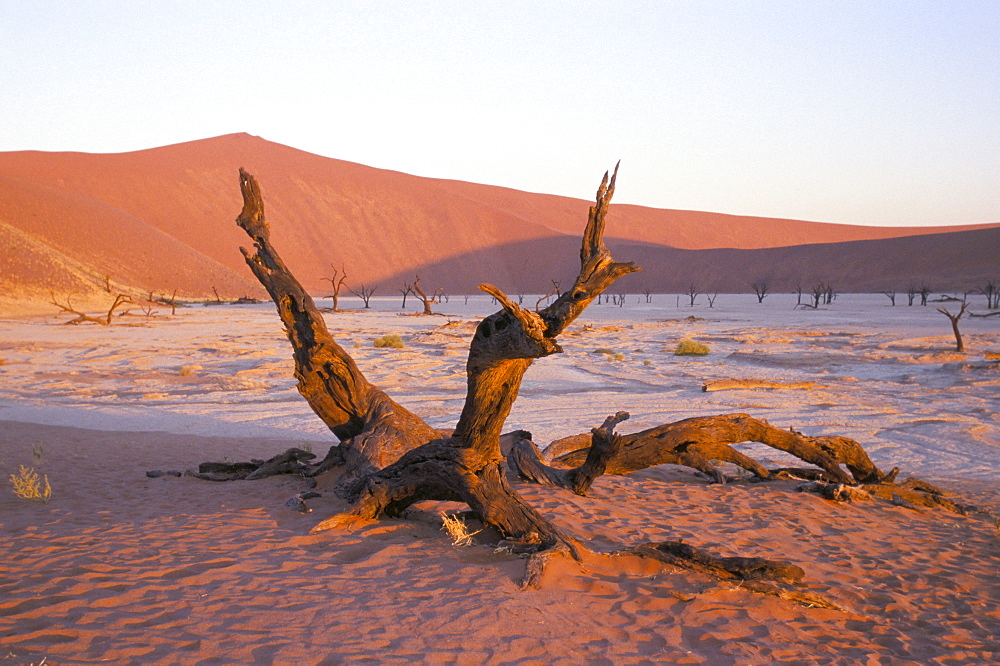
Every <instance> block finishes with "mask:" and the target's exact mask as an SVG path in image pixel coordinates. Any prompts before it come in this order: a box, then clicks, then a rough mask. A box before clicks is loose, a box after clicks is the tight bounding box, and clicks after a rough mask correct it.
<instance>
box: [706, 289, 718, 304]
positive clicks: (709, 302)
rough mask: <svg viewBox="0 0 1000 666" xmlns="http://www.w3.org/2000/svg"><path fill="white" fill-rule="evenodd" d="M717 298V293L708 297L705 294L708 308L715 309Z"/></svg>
mask: <svg viewBox="0 0 1000 666" xmlns="http://www.w3.org/2000/svg"><path fill="white" fill-rule="evenodd" d="M718 297H719V294H718V292H716V293H714V294H712V295H711V296H709V295H708V294H705V298H707V299H708V307H710V308H714V307H715V299H716V298H718Z"/></svg>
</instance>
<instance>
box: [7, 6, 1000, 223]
mask: <svg viewBox="0 0 1000 666" xmlns="http://www.w3.org/2000/svg"><path fill="white" fill-rule="evenodd" d="M234 132H247V133H249V134H253V135H257V136H261V137H263V138H265V139H267V140H270V141H275V142H278V143H282V144H285V145H289V146H293V147H295V148H299V149H302V150H306V151H309V152H312V153H317V154H320V155H324V156H327V157H333V158H337V159H342V160H348V161H351V162H358V163H361V164H366V165H369V166H373V167H378V168H384V169H393V170H397V171H403V172H406V173H410V174H415V175H418V176H428V177H435V178H454V179H459V180H466V181H471V182H477V183H486V184H490V185H501V186H504V187H511V188H515V189H519V190H526V191H531V192H544V193H549V194H559V195H565V196H571V197H576V198H581V199H590V198H592V197H593V194H594V191H595V190H596V187H597V184H598V183H599V181H600V177H601V175H602V174H603V173H604V171H605V170H607V169H609V168H613V166H614V164H615V162H617V161H618V160H619V159H620V160H621V164H622V166H621V170H620V173H619V180H618V188H617V191H616V195H615V201H616V202H618V203H632V204H639V205H644V206H653V207H657V208H676V209H688V210H704V211H713V212H722V213H732V214H739V215H758V216H766V217H783V218H793V219H804V220H812V221H820V222H840V223H848V224H869V225H879V226H897V225H906V226H923V225H951V224H980V223H998V222H1000V0H979V1H973V0H940V1H934V2H928V1H925V0H903V1H900V2H896V1H894V0H877V1H860V2H854V1H851V0H830V1H829V2H826V1H821V0H790V1H771V0H753V1H740V0H729V1H725V2H715V1H711V0H701V1H694V2H685V1H679V0H678V1H670V0H653V1H650V2H639V1H636V2H627V1H621V2H587V1H584V0H581V1H577V2H562V1H559V0H545V1H543V2H539V1H538V0H529V1H526V2H522V1H520V0H505V1H504V2H492V1H488V0H482V1H478V2H476V1H470V0H462V1H455V2H440V1H433V0H429V1H426V2H421V1H419V0H404V1H397V0H385V1H381V2H377V1H374V0H373V1H371V2H362V1H358V2H353V1H345V0H327V1H320V2H312V1H296V0H283V1H282V2H256V1H254V0H242V1H240V2H229V1H212V0H195V1H188V0H172V1H170V2H157V1H142V0H128V1H124V2H110V1H100V0H93V1H86V0H78V1H75V2H71V1H61V2H57V1H52V0H27V1H25V0H0V151H13V150H44V151H84V152H96V153H113V152H126V151H132V150H141V149H146V148H153V147H157V146H162V145H169V144H174V143H180V142H184V141H192V140H196V139H204V138H209V137H213V136H218V135H221V134H229V133H234Z"/></svg>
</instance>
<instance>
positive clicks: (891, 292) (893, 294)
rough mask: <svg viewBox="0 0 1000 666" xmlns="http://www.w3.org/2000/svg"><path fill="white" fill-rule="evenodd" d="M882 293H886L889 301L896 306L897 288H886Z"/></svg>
mask: <svg viewBox="0 0 1000 666" xmlns="http://www.w3.org/2000/svg"><path fill="white" fill-rule="evenodd" d="M882 293H883V294H884V295H885V297H886V298H888V299H889V302H890V303H892V306H893V307H896V290H895V289H886V290H885V291H883V292H882Z"/></svg>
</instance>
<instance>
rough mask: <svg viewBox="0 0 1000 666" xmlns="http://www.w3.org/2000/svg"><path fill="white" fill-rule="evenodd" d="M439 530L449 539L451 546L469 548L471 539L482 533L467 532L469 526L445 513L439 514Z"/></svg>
mask: <svg viewBox="0 0 1000 666" xmlns="http://www.w3.org/2000/svg"><path fill="white" fill-rule="evenodd" d="M441 529H442V530H444V531H445V532H447V533H448V536H449V537H451V545H453V546H471V545H472V537H474V536H476V535H477V534H479V533H480V532H482V530H476V531H475V532H469V526H468V525H466V524H465V521H464V520H463V519H462V518H459V517H458V516H454V515H448V514H447V513H442V514H441Z"/></svg>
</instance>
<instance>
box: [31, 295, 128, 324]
mask: <svg viewBox="0 0 1000 666" xmlns="http://www.w3.org/2000/svg"><path fill="white" fill-rule="evenodd" d="M51 295H52V300H51V301H50V303H52V305H54V306H56V307H57V308H59V309H60V310H62V311H63V312H65V313H67V314H74V315H76V319H70V320H69V321H66V322H63V323H65V324H70V325H73V326H75V325H77V324H84V323H91V324H100V325H101V326H110V325H111V322H112V321H113V320H114V316H115V310H117V309H118V308H119V307H121V306H122V305H126V304H131V303H132V299H131V298H129V297H128V296H126V295H125V294H118V295H117V296H115V300H114V302H113V303H112V304H111V307H110V308H108V312H107V314H104V315H99V316H91V315H88V314H86V313H84V312H81V311H79V310H77V309H76V308H74V307H73V303H72V301H71V300H70V298H71V297H70V296H67V297H66V304H65V305H64V304H62V303H60V302H59V301H57V300H56V295H55V293H52V294H51Z"/></svg>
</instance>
